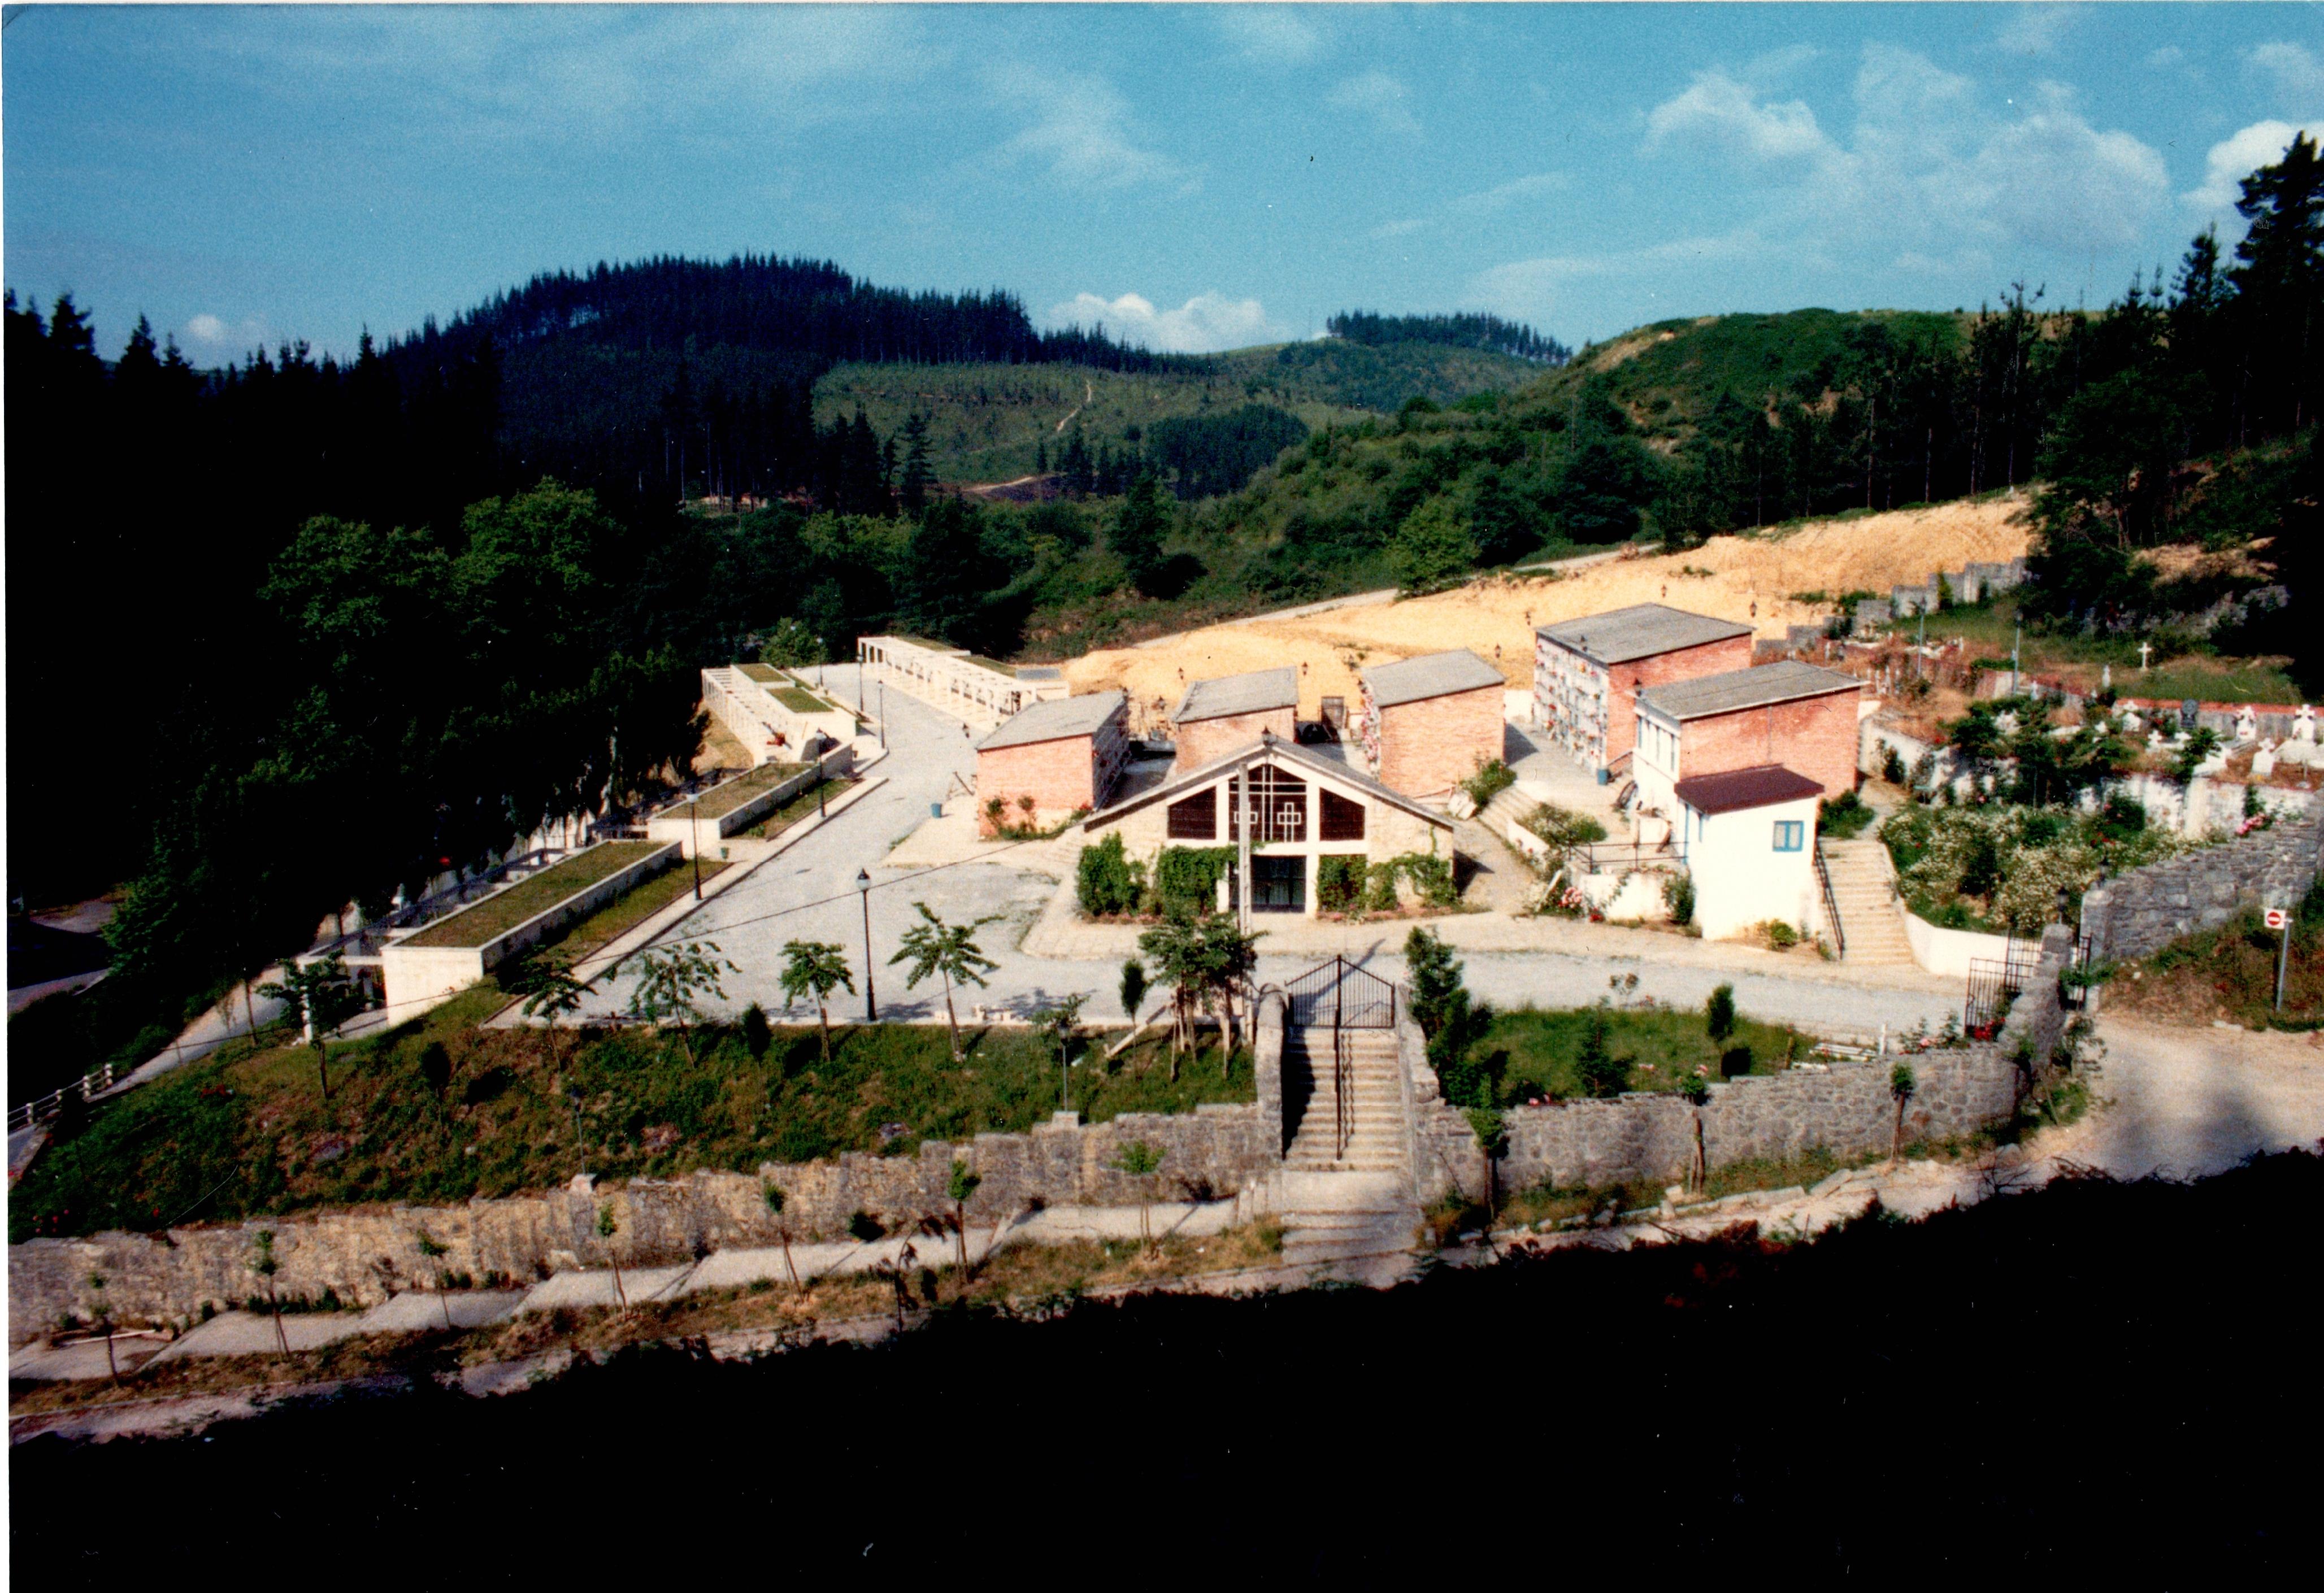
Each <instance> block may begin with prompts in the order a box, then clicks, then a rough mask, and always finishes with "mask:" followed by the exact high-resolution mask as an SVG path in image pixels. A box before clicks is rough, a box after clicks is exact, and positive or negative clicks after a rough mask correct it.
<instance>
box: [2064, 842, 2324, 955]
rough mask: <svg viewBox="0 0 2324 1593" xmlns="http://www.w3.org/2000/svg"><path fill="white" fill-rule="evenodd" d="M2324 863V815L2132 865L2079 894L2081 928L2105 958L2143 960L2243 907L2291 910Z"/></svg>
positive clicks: (2092, 947)
mask: <svg viewBox="0 0 2324 1593" xmlns="http://www.w3.org/2000/svg"><path fill="white" fill-rule="evenodd" d="M2319 867H2324V818H2319V817H2316V816H2307V815H2303V816H2301V817H2299V818H2292V819H2278V820H2277V821H2276V823H2275V824H2274V825H2273V827H2272V828H2269V829H2265V830H2259V831H2255V832H2254V833H2251V834H2249V835H2246V836H2244V837H2243V838H2242V839H2241V840H2238V841H2229V842H2226V843H2222V844H2220V845H2218V846H2207V847H2204V848H2203V849H2202V850H2200V851H2199V852H2189V853H2187V854H2186V855H2185V856H2183V857H2175V858H2169V859H2166V860H2165V861H2162V862H2159V863H2150V864H2148V865H2147V866H2146V867H2145V868H2143V869H2133V870H2131V871H2130V872H2128V873H2126V874H2125V875H2123V876H2122V877H2121V878H2119V879H2109V880H2107V882H2106V883H2105V884H2103V885H2100V886H2098V887H2097V888H2096V889H2092V890H2090V891H2088V892H2086V893H2085V894H2084V896H2083V898H2082V928H2083V930H2084V932H2085V933H2087V934H2088V935H2089V937H2090V954H2091V955H2092V956H2093V957H2096V958H2098V959H2100V960H2110V959H2116V958H2122V957H2144V956H2146V955H2149V954H2150V953H2154V952H2157V951H2160V950H2162V949H2163V947H2164V946H2166V945H2168V944H2171V943H2172V941H2174V940H2178V939H2180V938H2181V937H2182V936H2185V935H2195V934H2199V933H2200V932H2201V931H2203V930H2206V929H2216V928H2218V926H2219V925H2222V924H2225V923H2226V922H2227V920H2229V919H2230V918H2233V917H2234V916H2236V914H2238V913H2240V912H2242V911H2244V910H2245V909H2246V907H2294V906H2297V905H2298V904H2299V901H2300V898H2301V897H2303V896H2305V895H2307V894H2308V889H2309V887H2310V886H2311V885H2313V884H2314V883H2315V882H2316V876H2317V873H2318V870H2319Z"/></svg>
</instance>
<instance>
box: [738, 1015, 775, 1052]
mask: <svg viewBox="0 0 2324 1593" xmlns="http://www.w3.org/2000/svg"><path fill="white" fill-rule="evenodd" d="M774 1043H775V1031H774V1029H773V1027H771V1026H770V1025H769V1023H768V1022H767V1009H766V1008H763V1007H761V1006H760V1005H759V1004H758V1003H757V1002H756V1001H753V1002H752V1003H751V1004H750V1005H749V1006H748V1007H745V1008H742V1048H743V1049H744V1050H745V1051H748V1052H749V1053H750V1054H751V1060H752V1061H753V1062H756V1061H758V1060H759V1059H760V1058H761V1057H762V1056H764V1055H766V1054H767V1047H768V1046H770V1045H773V1044H774Z"/></svg>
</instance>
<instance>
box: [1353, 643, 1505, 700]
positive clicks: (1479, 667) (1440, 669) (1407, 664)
mask: <svg viewBox="0 0 2324 1593" xmlns="http://www.w3.org/2000/svg"><path fill="white" fill-rule="evenodd" d="M1364 685H1365V686H1366V687H1367V688H1368V689H1369V691H1370V692H1371V694H1372V701H1373V702H1374V703H1376V704H1379V706H1380V707H1383V708H1393V707H1395V706H1396V705H1397V704H1398V703H1417V702H1422V701H1425V699H1427V698H1429V697H1443V696H1450V695H1452V693H1454V692H1456V691H1475V690H1476V689H1478V688H1479V687H1480V686H1503V687H1506V686H1508V681H1506V680H1504V679H1503V678H1501V672H1500V671H1499V669H1496V668H1493V667H1492V666H1491V665H1490V664H1488V663H1487V662H1485V660H1484V659H1482V658H1479V657H1478V656H1477V655H1476V654H1474V653H1472V652H1471V651H1470V650H1469V649H1467V648H1460V649H1456V650H1454V651H1452V652H1449V653H1429V654H1427V655H1425V657H1422V658H1406V659H1405V660H1404V661H1403V662H1401V663H1397V664H1379V665H1375V666H1374V667H1372V668H1369V669H1367V670H1365V671H1364Z"/></svg>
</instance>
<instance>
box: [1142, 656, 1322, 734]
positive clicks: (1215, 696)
mask: <svg viewBox="0 0 2324 1593" xmlns="http://www.w3.org/2000/svg"><path fill="white" fill-rule="evenodd" d="M1298 706H1299V671H1298V670H1296V669H1295V668H1291V667H1290V666H1289V665H1287V664H1286V665H1285V666H1284V667H1283V668H1280V669H1254V670H1252V671H1251V672H1250V674H1248V675H1227V676H1222V677H1220V678H1218V679H1216V680H1197V681H1194V682H1193V683H1191V684H1190V685H1189V686H1187V687H1186V695H1185V696H1183V697H1180V698H1179V699H1178V711H1177V712H1176V714H1172V715H1170V717H1171V719H1172V721H1173V722H1174V723H1181V724H1183V723H1185V722H1186V721H1187V720H1189V719H1224V718H1225V717H1226V716H1227V715H1228V714H1262V713H1265V712H1266V711H1267V710H1268V709H1269V708H1296V707H1298Z"/></svg>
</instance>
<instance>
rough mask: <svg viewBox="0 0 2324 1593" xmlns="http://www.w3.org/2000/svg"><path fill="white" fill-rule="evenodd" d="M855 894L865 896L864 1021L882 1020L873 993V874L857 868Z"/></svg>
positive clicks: (878, 1003)
mask: <svg viewBox="0 0 2324 1593" xmlns="http://www.w3.org/2000/svg"><path fill="white" fill-rule="evenodd" d="M855 894H856V895H857V896H859V897H861V898H863V1021H864V1022H865V1023H878V1022H879V1021H880V998H879V997H877V996H875V995H873V994H872V993H871V873H870V871H869V870H864V869H858V870H855Z"/></svg>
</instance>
